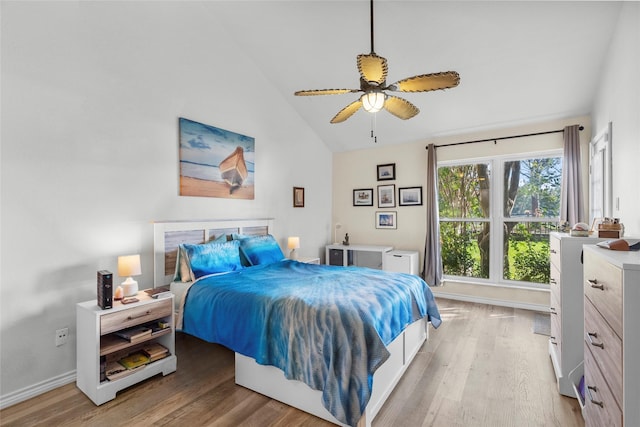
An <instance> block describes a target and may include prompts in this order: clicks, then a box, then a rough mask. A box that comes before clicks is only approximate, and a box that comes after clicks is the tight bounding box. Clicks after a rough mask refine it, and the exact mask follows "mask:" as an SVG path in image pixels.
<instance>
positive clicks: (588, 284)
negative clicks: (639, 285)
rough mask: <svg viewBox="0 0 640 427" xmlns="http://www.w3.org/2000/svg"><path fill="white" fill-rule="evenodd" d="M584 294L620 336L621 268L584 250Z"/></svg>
mask: <svg viewBox="0 0 640 427" xmlns="http://www.w3.org/2000/svg"><path fill="white" fill-rule="evenodd" d="M603 250H604V249H603ZM584 294H585V295H586V296H587V298H589V300H591V302H592V303H593V305H594V306H595V308H596V309H597V310H598V311H599V312H600V314H602V317H604V319H605V320H606V321H607V323H609V325H610V326H611V328H612V329H613V330H614V331H615V333H616V334H618V336H620V337H621V336H622V270H620V269H619V268H618V267H616V266H614V265H612V264H610V263H608V262H607V261H606V260H605V259H603V258H601V257H597V256H595V255H594V254H593V253H591V252H590V251H587V252H585V259H584Z"/></svg>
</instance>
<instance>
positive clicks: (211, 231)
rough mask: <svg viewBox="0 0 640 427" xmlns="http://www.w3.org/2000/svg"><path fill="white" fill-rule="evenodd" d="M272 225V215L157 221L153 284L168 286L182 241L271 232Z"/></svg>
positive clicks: (154, 236) (199, 240)
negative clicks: (262, 217) (267, 216)
mask: <svg viewBox="0 0 640 427" xmlns="http://www.w3.org/2000/svg"><path fill="white" fill-rule="evenodd" d="M272 228H273V219H271V218H266V219H230V220H203V221H158V222H154V223H153V286H154V287H159V286H165V285H168V284H169V283H170V282H171V280H172V278H173V275H174V273H175V269H176V259H177V257H178V246H179V245H180V244H181V243H191V244H200V243H205V242H209V241H211V240H213V239H215V238H217V237H218V236H220V235H221V234H232V233H238V234H246V235H253V236H255V235H262V234H269V233H271V229H272Z"/></svg>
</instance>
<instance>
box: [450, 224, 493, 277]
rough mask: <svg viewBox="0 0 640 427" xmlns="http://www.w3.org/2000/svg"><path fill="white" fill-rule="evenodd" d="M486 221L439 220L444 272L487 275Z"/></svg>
mask: <svg viewBox="0 0 640 427" xmlns="http://www.w3.org/2000/svg"><path fill="white" fill-rule="evenodd" d="M489 232H490V226H489V223H488V222H466V221H465V222H459V221H440V239H441V240H442V264H443V269H444V271H443V272H444V274H446V275H451V276H464V277H476V278H484V279H488V278H489Z"/></svg>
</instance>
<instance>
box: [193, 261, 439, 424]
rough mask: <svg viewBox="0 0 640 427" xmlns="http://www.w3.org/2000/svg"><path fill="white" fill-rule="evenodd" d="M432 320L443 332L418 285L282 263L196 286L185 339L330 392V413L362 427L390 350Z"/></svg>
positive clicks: (361, 271)
mask: <svg viewBox="0 0 640 427" xmlns="http://www.w3.org/2000/svg"><path fill="white" fill-rule="evenodd" d="M424 316H429V319H430V320H431V323H432V324H433V326H434V327H438V326H439V325H440V322H441V320H440V315H439V313H438V308H437V306H436V303H435V300H434V298H433V295H432V294H431V290H430V289H429V287H428V286H427V285H426V283H425V282H424V281H423V280H422V279H420V278H418V277H417V276H413V275H409V274H401V273H389V272H384V271H380V270H373V269H368V268H360V267H338V266H328V265H317V264H305V263H300V262H296V261H290V260H283V261H280V262H276V263H272V264H267V265H260V266H254V267H248V268H245V269H243V270H240V271H234V272H230V273H227V274H223V275H217V276H208V277H203V278H201V279H199V280H198V281H196V282H195V283H194V284H193V285H192V286H191V288H190V289H189V292H188V294H187V297H186V300H185V305H184V314H183V331H184V332H186V333H189V334H192V335H195V336H197V337H199V338H202V339H204V340H206V341H209V342H214V343H219V344H222V345H224V346H226V347H228V348H230V349H232V350H233V351H235V352H238V353H241V354H243V355H245V356H248V357H251V358H253V359H255V360H256V361H257V362H258V363H260V364H262V365H273V366H276V367H278V368H279V369H281V370H282V371H284V373H285V376H286V378H288V379H296V380H299V381H303V382H305V383H306V384H307V385H309V386H310V387H311V388H313V389H315V390H321V391H322V400H323V404H324V406H325V407H326V408H327V409H328V410H329V412H331V414H333V415H334V416H335V417H336V418H337V419H338V420H340V421H341V422H343V423H345V424H349V425H356V424H357V422H358V420H359V419H360V417H361V415H362V414H363V413H364V409H365V407H366V405H367V403H368V401H369V398H370V396H371V389H372V385H373V373H374V372H375V371H376V369H377V368H378V367H379V366H380V365H382V363H384V362H385V360H387V358H388V357H389V352H388V351H387V349H386V347H385V345H387V344H389V343H390V342H391V341H393V340H394V339H395V338H396V337H397V336H398V335H399V334H400V333H401V332H402V331H403V330H404V329H405V327H407V326H408V325H409V324H410V323H412V322H414V321H415V320H418V319H420V318H422V317H424Z"/></svg>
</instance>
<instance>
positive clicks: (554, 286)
mask: <svg viewBox="0 0 640 427" xmlns="http://www.w3.org/2000/svg"><path fill="white" fill-rule="evenodd" d="M561 284H562V281H561V280H560V270H558V268H557V267H556V266H555V265H553V264H551V267H550V269H549V285H550V286H549V287H550V288H551V293H552V294H555V296H556V299H557V300H558V303H561V302H562V299H561V295H562V288H561Z"/></svg>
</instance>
